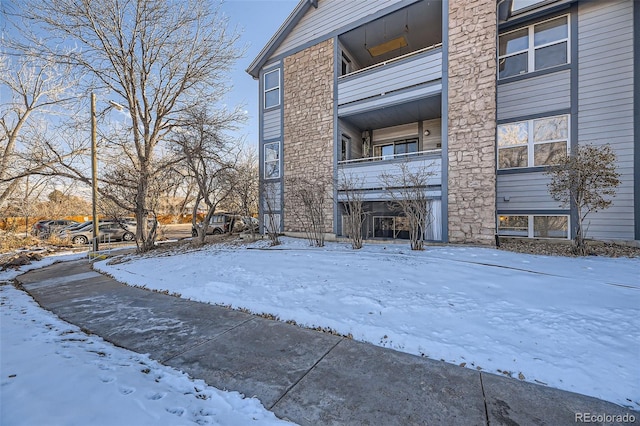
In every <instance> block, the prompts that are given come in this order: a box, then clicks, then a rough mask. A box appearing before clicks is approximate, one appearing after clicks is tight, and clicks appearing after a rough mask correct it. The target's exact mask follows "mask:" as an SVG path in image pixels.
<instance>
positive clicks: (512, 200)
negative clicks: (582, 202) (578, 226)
mask: <svg viewBox="0 0 640 426" xmlns="http://www.w3.org/2000/svg"><path fill="white" fill-rule="evenodd" d="M497 178H498V180H497V192H496V194H497V199H496V207H497V209H498V210H499V211H503V210H505V211H506V210H527V211H531V212H532V213H534V212H535V210H554V209H561V208H563V207H562V206H560V203H558V202H557V201H554V200H553V198H551V196H550V195H549V190H548V189H547V184H548V183H549V178H548V177H547V176H545V175H544V174H543V173H542V172H533V173H515V174H508V175H498V177H497ZM506 199H508V200H509V201H506ZM565 208H568V207H565Z"/></svg>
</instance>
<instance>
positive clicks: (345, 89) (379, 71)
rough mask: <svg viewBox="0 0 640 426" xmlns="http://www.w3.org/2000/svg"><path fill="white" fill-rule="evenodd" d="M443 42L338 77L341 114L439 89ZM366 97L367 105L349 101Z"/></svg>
mask: <svg viewBox="0 0 640 426" xmlns="http://www.w3.org/2000/svg"><path fill="white" fill-rule="evenodd" d="M441 78H442V44H437V45H435V46H430V47H426V48H424V49H420V50H418V51H415V52H411V53H408V54H406V55H403V56H399V57H397V58H393V59H390V60H388V61H385V62H381V63H378V64H375V65H372V66H369V67H367V68H362V69H359V70H357V71H354V72H351V73H349V74H346V75H343V76H341V77H339V78H338V107H339V114H340V115H349V114H353V113H357V112H361V111H362V110H363V108H367V109H369V108H371V107H373V106H375V107H377V108H380V107H384V106H387V105H393V104H397V103H399V102H408V101H412V100H415V99H421V98H425V97H428V96H432V95H437V94H439V93H440V92H441V91H442V86H441V83H440V80H441ZM359 101H366V105H362V104H360V105H349V104H353V103H356V102H359Z"/></svg>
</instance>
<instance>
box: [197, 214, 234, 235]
mask: <svg viewBox="0 0 640 426" xmlns="http://www.w3.org/2000/svg"><path fill="white" fill-rule="evenodd" d="M236 218H237V216H236V215H232V214H227V213H221V214H214V215H213V216H211V219H210V220H209V227H208V229H207V234H213V235H220V234H226V233H227V232H229V231H230V230H232V229H234V224H235V222H236ZM202 226H203V224H202V223H198V224H197V225H196V227H194V228H191V235H192V236H194V237H197V236H198V228H202Z"/></svg>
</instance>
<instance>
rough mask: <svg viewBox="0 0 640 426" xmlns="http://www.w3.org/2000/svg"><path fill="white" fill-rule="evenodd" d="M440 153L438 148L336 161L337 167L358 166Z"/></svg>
mask: <svg viewBox="0 0 640 426" xmlns="http://www.w3.org/2000/svg"><path fill="white" fill-rule="evenodd" d="M441 152H442V150H441V149H440V148H438V149H428V150H425V151H418V152H409V153H404V154H393V155H380V156H377V157H363V158H354V159H352V160H342V161H338V165H349V164H360V163H368V162H370V161H387V160H397V159H408V158H413V157H417V156H420V155H431V156H434V155H438V156H439V155H440V153H441Z"/></svg>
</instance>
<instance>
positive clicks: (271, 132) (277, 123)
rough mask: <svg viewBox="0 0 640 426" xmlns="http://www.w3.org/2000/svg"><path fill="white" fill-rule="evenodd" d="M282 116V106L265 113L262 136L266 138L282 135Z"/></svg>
mask: <svg viewBox="0 0 640 426" xmlns="http://www.w3.org/2000/svg"><path fill="white" fill-rule="evenodd" d="M281 116H282V111H281V110H280V108H277V109H274V110H271V111H266V112H265V113H264V116H263V117H264V119H263V122H262V123H263V127H262V132H263V133H262V136H263V138H264V139H275V138H279V137H280V135H281V134H282V132H281V128H282V126H281V124H282V123H281Z"/></svg>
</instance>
